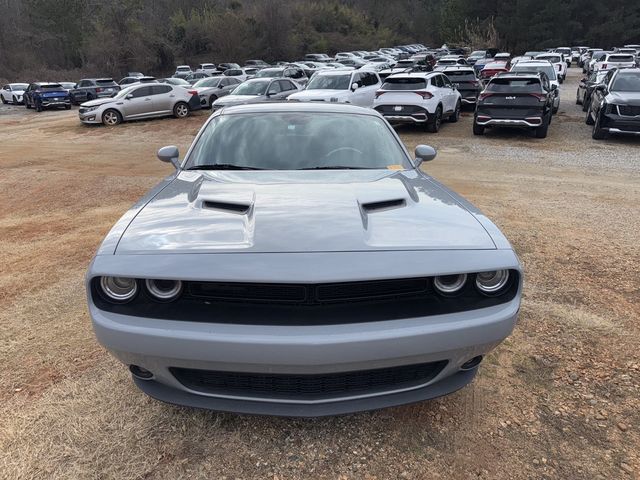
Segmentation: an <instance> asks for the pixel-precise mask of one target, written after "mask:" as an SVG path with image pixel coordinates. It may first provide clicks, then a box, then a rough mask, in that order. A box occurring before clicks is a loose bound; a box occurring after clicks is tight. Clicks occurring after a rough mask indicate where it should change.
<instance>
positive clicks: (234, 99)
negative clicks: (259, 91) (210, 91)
mask: <svg viewBox="0 0 640 480" xmlns="http://www.w3.org/2000/svg"><path fill="white" fill-rule="evenodd" d="M263 98H264V97H263V96H262V95H227V96H225V97H224V100H216V101H215V102H214V105H215V106H216V107H229V106H231V105H242V104H243V103H251V102H257V101H260V100H261V99H263Z"/></svg>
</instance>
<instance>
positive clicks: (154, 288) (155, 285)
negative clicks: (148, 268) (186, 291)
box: [145, 279, 182, 302]
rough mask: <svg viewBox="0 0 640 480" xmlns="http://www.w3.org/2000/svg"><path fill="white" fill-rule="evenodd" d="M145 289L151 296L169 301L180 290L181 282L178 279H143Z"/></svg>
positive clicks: (174, 297)
mask: <svg viewBox="0 0 640 480" xmlns="http://www.w3.org/2000/svg"><path fill="white" fill-rule="evenodd" d="M145 285H146V287H147V290H148V291H149V293H150V294H151V296H152V297H153V298H155V299H156V300H160V301H161V302H171V301H172V300H175V299H176V298H178V296H179V295H180V292H182V282H181V281H180V280H155V279H147V280H145Z"/></svg>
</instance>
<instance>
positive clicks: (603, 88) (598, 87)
mask: <svg viewBox="0 0 640 480" xmlns="http://www.w3.org/2000/svg"><path fill="white" fill-rule="evenodd" d="M596 90H597V91H598V92H603V93H605V92H606V91H607V86H606V85H604V84H602V83H601V84H600V85H596Z"/></svg>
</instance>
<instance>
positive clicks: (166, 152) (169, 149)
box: [158, 145, 180, 170]
mask: <svg viewBox="0 0 640 480" xmlns="http://www.w3.org/2000/svg"><path fill="white" fill-rule="evenodd" d="M158 158H159V159H160V161H162V162H165V163H171V164H172V165H173V166H174V167H176V170H180V161H179V158H180V151H179V150H178V147H176V146H175V145H169V146H166V147H162V148H161V149H160V150H158Z"/></svg>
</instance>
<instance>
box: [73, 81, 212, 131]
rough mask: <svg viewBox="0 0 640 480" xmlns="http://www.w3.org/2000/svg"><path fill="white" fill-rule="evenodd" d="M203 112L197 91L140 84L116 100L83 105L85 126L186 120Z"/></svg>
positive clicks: (128, 89)
mask: <svg viewBox="0 0 640 480" xmlns="http://www.w3.org/2000/svg"><path fill="white" fill-rule="evenodd" d="M199 108H200V98H199V97H198V96H197V95H196V92H195V91H194V90H186V89H184V88H182V87H178V86H174V85H168V84H159V83H141V84H136V85H132V86H130V87H127V88H124V89H122V90H120V91H119V92H118V93H117V94H116V95H115V96H113V97H108V98H100V99H97V100H92V101H90V102H85V103H83V104H82V105H80V110H79V111H78V116H79V118H80V121H81V122H82V123H86V124H92V123H93V124H100V123H102V124H104V125H109V126H113V125H118V124H119V123H121V122H123V121H127V120H137V119H141V118H153V117H165V116H171V115H173V116H175V117H176V118H184V117H186V116H188V115H189V113H190V112H191V110H193V109H199Z"/></svg>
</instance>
